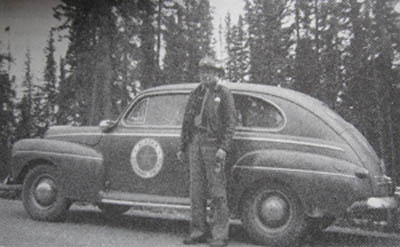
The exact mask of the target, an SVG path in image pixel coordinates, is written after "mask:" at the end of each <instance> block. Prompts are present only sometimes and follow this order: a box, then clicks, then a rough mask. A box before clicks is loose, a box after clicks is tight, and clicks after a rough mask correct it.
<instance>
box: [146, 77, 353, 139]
mask: <svg viewBox="0 0 400 247" xmlns="http://www.w3.org/2000/svg"><path fill="white" fill-rule="evenodd" d="M221 84H222V85H224V86H226V87H227V88H228V89H229V90H231V91H233V92H235V91H237V92H242V93H243V92H244V93H250V94H259V95H260V94H261V95H262V94H264V95H271V96H275V97H279V98H282V99H285V100H287V101H291V102H292V103H294V104H296V105H299V106H300V107H303V108H305V109H307V110H308V111H310V112H311V113H312V114H314V115H316V116H317V117H318V118H321V119H324V121H326V122H327V123H328V124H329V125H330V126H332V127H333V128H334V129H336V131H338V132H339V133H340V132H342V130H343V129H346V128H348V125H349V124H348V123H347V122H346V121H345V120H344V119H343V118H342V117H341V116H340V115H339V114H337V113H336V112H334V111H333V110H331V109H330V108H329V107H328V106H327V105H326V104H325V103H323V102H322V101H320V100H318V99H316V98H313V97H311V96H309V95H307V94H304V93H301V92H298V91H295V90H292V89H287V88H282V87H278V86H271V85H264V84H255V83H232V82H225V81H224V82H222V83H221ZM198 85H199V83H179V84H168V85H162V86H157V87H153V88H149V89H146V90H144V91H142V92H141V93H140V94H146V93H157V92H169V91H170V92H179V91H181V92H182V91H192V90H193V89H194V88H196V87H197V86H198Z"/></svg>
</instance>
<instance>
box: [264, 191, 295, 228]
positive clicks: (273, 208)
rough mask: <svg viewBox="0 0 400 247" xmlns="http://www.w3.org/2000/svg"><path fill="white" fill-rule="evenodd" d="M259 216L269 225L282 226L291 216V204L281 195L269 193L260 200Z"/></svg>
mask: <svg viewBox="0 0 400 247" xmlns="http://www.w3.org/2000/svg"><path fill="white" fill-rule="evenodd" d="M258 216H259V219H260V221H261V222H262V223H263V224H264V225H265V226H267V227H270V228H278V227H282V226H284V225H285V224H286V223H287V222H288V220H289V218H290V205H289V204H288V202H287V201H286V200H285V199H284V198H282V197H281V196H279V195H269V196H268V197H266V198H264V200H261V201H260V203H259V207H258Z"/></svg>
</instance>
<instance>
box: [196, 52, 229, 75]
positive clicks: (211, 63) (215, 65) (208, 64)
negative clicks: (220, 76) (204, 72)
mask: <svg viewBox="0 0 400 247" xmlns="http://www.w3.org/2000/svg"><path fill="white" fill-rule="evenodd" d="M199 68H200V69H201V68H210V69H215V70H217V71H219V72H221V73H224V66H223V64H222V62H220V61H218V60H216V59H214V58H212V57H210V56H206V57H204V58H202V59H201V60H200V62H199Z"/></svg>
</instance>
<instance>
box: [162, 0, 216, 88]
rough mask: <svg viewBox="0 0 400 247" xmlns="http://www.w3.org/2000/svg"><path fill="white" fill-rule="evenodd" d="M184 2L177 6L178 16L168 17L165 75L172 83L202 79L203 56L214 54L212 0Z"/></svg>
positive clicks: (186, 0)
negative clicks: (200, 65) (200, 77)
mask: <svg viewBox="0 0 400 247" xmlns="http://www.w3.org/2000/svg"><path fill="white" fill-rule="evenodd" d="M184 2H185V5H184V6H181V5H177V6H176V8H177V11H176V15H175V16H174V17H170V18H168V22H167V26H166V28H167V31H166V32H165V37H166V38H165V41H166V55H165V58H164V64H165V66H164V74H165V75H166V77H167V78H169V79H168V80H169V81H171V82H179V81H185V82H197V81H199V75H198V73H199V67H198V64H199V61H200V59H201V58H202V57H204V56H205V55H211V56H213V55H215V54H214V51H213V50H212V47H211V41H212V30H213V29H212V16H211V10H210V3H209V1H208V0H200V1H198V0H185V1H184ZM169 31H172V32H171V33H169ZM182 72H183V73H182ZM181 75H183V76H181Z"/></svg>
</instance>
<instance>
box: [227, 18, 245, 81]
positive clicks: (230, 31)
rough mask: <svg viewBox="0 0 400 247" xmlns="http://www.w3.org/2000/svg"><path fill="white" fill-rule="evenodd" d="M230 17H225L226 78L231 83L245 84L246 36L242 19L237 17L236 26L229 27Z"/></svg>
mask: <svg viewBox="0 0 400 247" xmlns="http://www.w3.org/2000/svg"><path fill="white" fill-rule="evenodd" d="M229 22H230V17H229V16H228V17H227V35H226V37H227V39H226V43H227V52H228V60H227V77H228V79H229V80H230V81H232V82H245V81H246V75H247V73H248V63H249V58H248V50H247V49H248V47H247V40H248V38H247V36H246V33H245V30H244V21H243V17H242V16H239V18H238V23H237V25H233V26H232V27H229V28H228V26H229Z"/></svg>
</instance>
